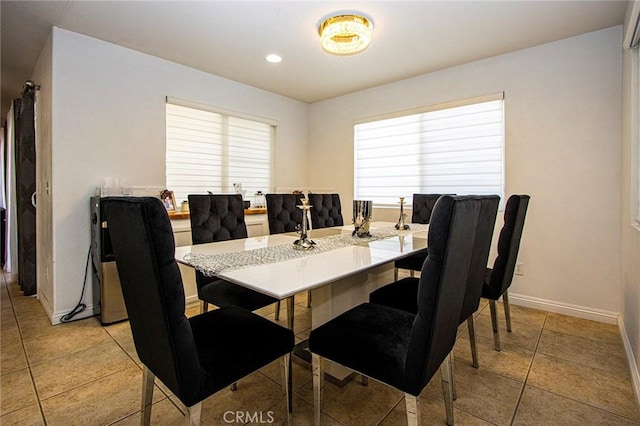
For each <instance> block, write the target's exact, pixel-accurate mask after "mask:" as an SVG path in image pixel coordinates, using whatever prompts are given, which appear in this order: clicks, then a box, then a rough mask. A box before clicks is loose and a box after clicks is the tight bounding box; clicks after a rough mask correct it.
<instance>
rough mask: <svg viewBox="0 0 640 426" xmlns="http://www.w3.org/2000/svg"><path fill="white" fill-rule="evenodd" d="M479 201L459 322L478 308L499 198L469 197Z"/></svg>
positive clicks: (489, 196) (487, 196) (490, 196)
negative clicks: (476, 223) (478, 211)
mask: <svg viewBox="0 0 640 426" xmlns="http://www.w3.org/2000/svg"><path fill="white" fill-rule="evenodd" d="M470 197H473V198H475V199H478V200H480V214H479V216H478V226H477V227H476V235H475V240H474V243H473V253H472V254H471V265H470V266H469V279H468V280H467V287H466V290H465V292H464V301H463V302H462V311H461V313H460V322H462V321H464V320H466V319H467V318H469V316H470V315H472V314H473V313H474V312H475V311H477V310H478V307H479V306H480V296H481V295H482V286H483V284H484V276H485V271H486V269H487V262H488V260H489V252H490V251H491V238H492V237H493V229H494V227H495V225H496V216H498V204H499V203H500V197H499V196H497V195H478V196H470Z"/></svg>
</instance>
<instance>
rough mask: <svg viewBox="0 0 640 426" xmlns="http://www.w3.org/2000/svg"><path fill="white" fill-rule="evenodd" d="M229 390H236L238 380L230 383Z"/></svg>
mask: <svg viewBox="0 0 640 426" xmlns="http://www.w3.org/2000/svg"><path fill="white" fill-rule="evenodd" d="M229 390H230V391H231V392H235V391H237V390H238V382H233V383H231V386H229Z"/></svg>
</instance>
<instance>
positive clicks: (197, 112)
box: [166, 102, 275, 203]
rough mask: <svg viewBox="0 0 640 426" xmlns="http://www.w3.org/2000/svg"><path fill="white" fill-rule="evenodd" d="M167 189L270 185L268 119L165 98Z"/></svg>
mask: <svg viewBox="0 0 640 426" xmlns="http://www.w3.org/2000/svg"><path fill="white" fill-rule="evenodd" d="M166 117H167V146H166V162H167V164H166V175H167V176H166V178H167V188H168V189H170V190H172V191H173V192H174V194H175V196H176V201H177V202H178V203H179V202H181V201H183V200H186V199H187V196H188V195H189V194H206V193H207V191H210V192H212V193H214V194H231V193H234V192H235V190H234V188H233V184H234V183H241V184H242V187H243V189H244V190H245V191H246V193H247V194H254V193H255V192H257V191H263V192H267V191H270V189H271V175H272V173H271V170H272V167H271V164H272V161H271V157H272V146H273V139H274V135H275V125H274V124H273V123H268V122H263V121H258V120H255V119H249V118H245V117H239V116H233V115H229V114H226V113H220V112H215V111H212V110H207V109H204V108H192V107H190V106H185V105H180V104H177V103H171V102H167V104H166Z"/></svg>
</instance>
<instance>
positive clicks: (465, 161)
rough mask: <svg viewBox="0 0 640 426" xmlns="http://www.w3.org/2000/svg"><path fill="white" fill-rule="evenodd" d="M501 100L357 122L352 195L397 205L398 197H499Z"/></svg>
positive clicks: (501, 183)
mask: <svg viewBox="0 0 640 426" xmlns="http://www.w3.org/2000/svg"><path fill="white" fill-rule="evenodd" d="M503 104H504V101H503V100H502V99H499V100H491V101H486V102H479V103H473V104H469V105H463V106H456V107H451V108H444V109H437V110H432V111H427V112H421V113H417V114H411V115H405V116H401V117H393V118H387V119H381V120H376V121H370V122H367V123H362V124H356V125H355V128H354V139H355V141H354V146H355V168H354V170H355V179H354V183H355V192H354V194H355V198H356V199H364V200H372V201H373V202H374V204H375V205H389V206H394V207H397V205H398V197H400V196H403V197H405V198H406V200H407V201H408V203H409V205H411V199H412V195H413V194H414V193H421V194H429V193H433V194H458V195H465V194H497V195H500V197H501V198H504V178H503V170H504V111H503V109H504V105H503Z"/></svg>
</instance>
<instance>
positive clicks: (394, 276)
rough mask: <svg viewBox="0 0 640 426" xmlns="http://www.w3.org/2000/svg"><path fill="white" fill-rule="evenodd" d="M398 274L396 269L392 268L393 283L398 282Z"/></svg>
mask: <svg viewBox="0 0 640 426" xmlns="http://www.w3.org/2000/svg"><path fill="white" fill-rule="evenodd" d="M398 274H399V271H398V268H393V281H394V282H395V281H398Z"/></svg>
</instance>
